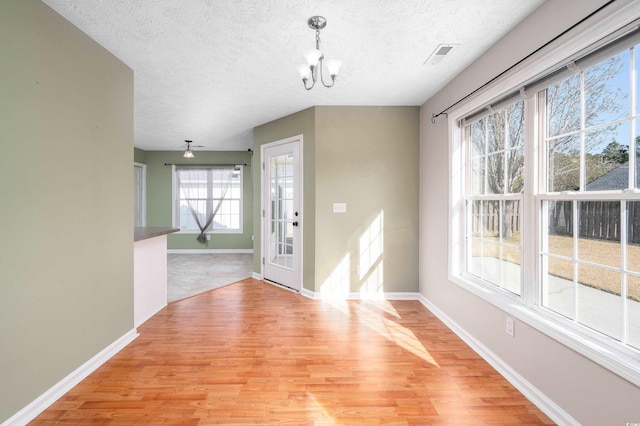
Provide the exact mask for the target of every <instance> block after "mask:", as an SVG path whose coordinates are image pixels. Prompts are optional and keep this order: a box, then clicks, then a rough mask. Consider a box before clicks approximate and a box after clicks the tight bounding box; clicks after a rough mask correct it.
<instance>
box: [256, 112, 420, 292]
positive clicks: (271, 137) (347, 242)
mask: <svg viewBox="0 0 640 426" xmlns="http://www.w3.org/2000/svg"><path fill="white" fill-rule="evenodd" d="M300 134H301V135H303V167H304V196H303V198H304V210H303V217H304V220H303V221H302V223H303V227H304V228H303V235H304V242H303V243H304V246H303V274H304V275H303V287H304V288H305V289H307V290H310V291H314V292H321V293H322V292H325V291H326V290H327V288H328V287H331V288H332V290H335V289H336V288H335V287H336V286H337V287H341V290H342V293H349V292H359V291H364V289H363V286H371V285H372V283H374V282H376V283H377V285H379V286H380V288H379V290H381V291H384V292H416V291H418V183H419V169H418V167H419V164H418V159H419V108H418V107H324V106H323V107H314V108H309V109H307V110H304V111H301V112H298V113H296V114H292V115H290V116H287V117H284V118H281V119H279V120H275V121H272V122H270V123H267V124H264V125H262V126H259V127H256V128H255V129H254V151H255V152H256V155H257V157H256V161H254V167H259V164H260V161H259V153H260V146H261V145H263V144H265V143H269V142H274V141H277V140H280V139H285V138H288V137H292V136H296V135H300ZM254 193H255V194H256V202H255V207H254V229H255V234H256V238H255V241H254V271H255V272H256V273H260V271H261V265H260V262H261V256H260V250H261V240H260V235H259V234H260V220H261V212H260V195H259V194H260V193H261V188H260V172H259V169H256V170H255V173H254ZM336 202H340V203H347V213H344V214H337V213H333V211H332V206H333V203H336ZM380 213H382V215H380ZM376 217H383V224H384V227H383V233H382V240H383V247H382V253H381V254H380V256H376V258H375V259H372V262H370V263H371V264H368V263H367V262H365V261H364V260H362V259H363V256H365V255H367V256H368V252H366V251H365V250H364V249H362V248H361V245H360V239H361V237H363V235H364V233H365V232H370V230H371V227H370V225H371V223H372V222H373V221H374V219H376ZM345 258H348V261H346V263H345V262H344V259H345ZM361 260H362V262H361ZM345 264H348V268H349V273H348V274H347V275H348V276H347V277H346V278H345V277H343V278H342V280H341V282H340V283H335V282H333V281H335V279H334V278H335V276H336V275H340V274H335V273H334V271H336V269H339V268H340V266H344V265H345ZM359 269H362V270H361V271H360V270H359ZM343 275H344V274H343ZM378 275H379V277H378ZM376 277H378V278H376ZM369 290H371V289H369Z"/></svg>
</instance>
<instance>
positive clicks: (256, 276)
mask: <svg viewBox="0 0 640 426" xmlns="http://www.w3.org/2000/svg"><path fill="white" fill-rule="evenodd" d="M251 278H253V279H254V280H258V281H262V274H259V273H257V272H254V273H252V274H251Z"/></svg>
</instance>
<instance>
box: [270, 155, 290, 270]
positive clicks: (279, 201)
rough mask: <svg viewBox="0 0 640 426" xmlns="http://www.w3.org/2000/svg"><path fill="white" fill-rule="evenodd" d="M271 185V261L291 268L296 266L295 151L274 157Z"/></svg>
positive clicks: (271, 168) (271, 163) (271, 165)
mask: <svg viewBox="0 0 640 426" xmlns="http://www.w3.org/2000/svg"><path fill="white" fill-rule="evenodd" d="M269 166H270V170H269V175H270V179H269V182H270V185H271V190H270V193H271V216H272V218H271V219H272V220H271V233H270V244H269V247H271V248H272V251H271V253H270V254H269V261H270V262H271V263H273V264H276V265H279V266H282V267H285V268H289V269H291V268H292V267H293V221H294V220H295V215H294V211H293V154H284V155H279V156H275V157H271V161H270V162H269Z"/></svg>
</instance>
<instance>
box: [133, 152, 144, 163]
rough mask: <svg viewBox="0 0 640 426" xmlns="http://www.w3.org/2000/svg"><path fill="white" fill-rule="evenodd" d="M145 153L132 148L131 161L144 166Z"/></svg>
mask: <svg viewBox="0 0 640 426" xmlns="http://www.w3.org/2000/svg"><path fill="white" fill-rule="evenodd" d="M145 156H146V152H145V151H143V150H141V149H140V148H133V161H135V162H136V163H142V164H146V162H147V160H146V159H145Z"/></svg>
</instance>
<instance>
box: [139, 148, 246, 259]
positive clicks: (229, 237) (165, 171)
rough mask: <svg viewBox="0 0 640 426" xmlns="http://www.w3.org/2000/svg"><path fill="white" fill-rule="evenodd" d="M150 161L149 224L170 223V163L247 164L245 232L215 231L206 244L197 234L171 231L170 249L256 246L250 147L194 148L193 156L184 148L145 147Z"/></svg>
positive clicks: (147, 159)
mask: <svg viewBox="0 0 640 426" xmlns="http://www.w3.org/2000/svg"><path fill="white" fill-rule="evenodd" d="M143 152H144V156H142V155H140V154H139V158H141V157H143V159H144V163H145V164H146V165H147V226H171V220H172V217H171V215H172V204H171V203H172V201H171V197H172V186H171V185H172V179H171V169H172V168H171V166H165V163H169V164H247V165H248V166H246V167H244V168H243V172H242V173H243V176H242V179H243V181H242V183H243V190H244V192H243V200H242V203H243V204H242V206H243V209H242V219H243V222H242V230H243V232H242V234H212V235H211V240H210V241H207V242H206V243H205V244H200V243H199V242H198V241H196V237H197V234H171V235H169V236H168V238H167V248H169V249H192V250H193V249H220V250H230V249H233V250H250V249H252V248H253V242H252V241H251V236H252V235H253V219H252V218H253V188H252V177H251V176H252V173H251V163H252V161H253V156H252V155H251V154H250V153H249V152H248V151H195V152H194V154H195V157H194V158H193V159H190V160H189V159H185V158H184V157H182V151H143Z"/></svg>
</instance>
